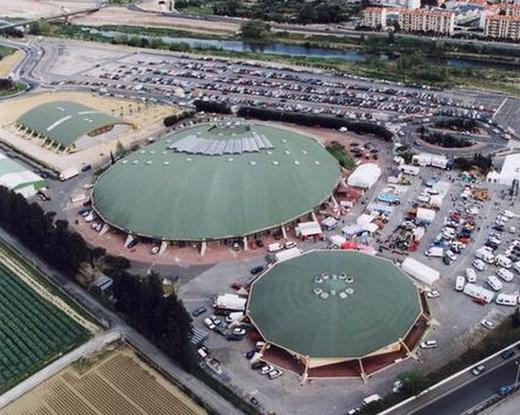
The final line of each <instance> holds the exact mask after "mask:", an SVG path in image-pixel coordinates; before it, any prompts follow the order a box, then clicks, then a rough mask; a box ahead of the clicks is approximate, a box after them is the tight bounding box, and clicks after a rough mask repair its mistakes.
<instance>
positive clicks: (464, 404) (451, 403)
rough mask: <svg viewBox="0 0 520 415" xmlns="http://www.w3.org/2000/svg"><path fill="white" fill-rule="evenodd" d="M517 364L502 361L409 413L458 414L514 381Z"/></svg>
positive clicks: (427, 414) (420, 414)
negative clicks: (457, 387)
mask: <svg viewBox="0 0 520 415" xmlns="http://www.w3.org/2000/svg"><path fill="white" fill-rule="evenodd" d="M516 370H517V366H516V364H515V360H509V361H507V362H506V363H505V364H504V363H503V362H502V365H501V366H498V367H497V368H495V369H494V370H492V371H488V372H485V373H484V374H482V375H480V376H478V377H475V379H474V380H473V381H472V382H470V383H468V384H466V385H464V386H462V387H461V388H459V389H456V390H455V391H453V392H452V393H450V394H448V395H446V396H444V397H442V398H441V399H439V400H437V401H435V402H433V403H432V404H431V405H428V406H427V407H425V408H423V409H419V410H417V411H414V412H409V414H410V415H412V414H413V415H439V414H442V415H459V414H462V413H464V412H465V411H467V410H469V409H471V408H473V407H475V406H477V405H478V404H480V403H481V402H484V401H486V400H487V399H489V398H491V397H493V396H495V395H496V390H497V388H498V387H499V386H502V385H508V384H512V383H514V380H515V375H516Z"/></svg>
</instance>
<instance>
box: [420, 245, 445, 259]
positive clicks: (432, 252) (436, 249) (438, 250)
mask: <svg viewBox="0 0 520 415" xmlns="http://www.w3.org/2000/svg"><path fill="white" fill-rule="evenodd" d="M424 255H426V256H429V257H432V258H442V257H443V256H444V248H442V247H440V246H432V247H430V248H428V249H427V250H426V252H425V253H424Z"/></svg>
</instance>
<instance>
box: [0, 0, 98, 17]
mask: <svg viewBox="0 0 520 415" xmlns="http://www.w3.org/2000/svg"><path fill="white" fill-rule="evenodd" d="M0 3H1V6H2V8H1V10H0V16H1V17H9V18H22V19H35V18H39V17H48V16H54V15H57V14H60V13H62V12H63V11H66V12H74V11H80V10H83V9H87V8H90V7H93V6H95V5H96V1H95V0H68V1H61V0H2V1H1V2H0ZM62 7H63V9H62Z"/></svg>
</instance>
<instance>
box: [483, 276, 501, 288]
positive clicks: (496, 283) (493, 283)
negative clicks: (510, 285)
mask: <svg viewBox="0 0 520 415" xmlns="http://www.w3.org/2000/svg"><path fill="white" fill-rule="evenodd" d="M486 282H487V283H488V285H489V286H490V287H491V288H492V289H493V290H494V291H500V290H501V289H502V288H504V285H503V284H502V282H500V280H499V279H498V278H497V277H495V276H494V275H490V276H489V277H487V278H486Z"/></svg>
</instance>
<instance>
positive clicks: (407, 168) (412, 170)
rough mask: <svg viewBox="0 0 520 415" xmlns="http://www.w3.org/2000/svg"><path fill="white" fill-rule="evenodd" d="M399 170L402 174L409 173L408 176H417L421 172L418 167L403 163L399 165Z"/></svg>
mask: <svg viewBox="0 0 520 415" xmlns="http://www.w3.org/2000/svg"><path fill="white" fill-rule="evenodd" d="M399 170H401V171H402V172H403V173H404V174H409V175H410V176H417V175H419V173H420V172H421V169H420V168H419V167H417V166H412V165H410V164H403V165H401V166H399Z"/></svg>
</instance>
